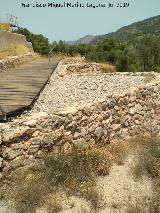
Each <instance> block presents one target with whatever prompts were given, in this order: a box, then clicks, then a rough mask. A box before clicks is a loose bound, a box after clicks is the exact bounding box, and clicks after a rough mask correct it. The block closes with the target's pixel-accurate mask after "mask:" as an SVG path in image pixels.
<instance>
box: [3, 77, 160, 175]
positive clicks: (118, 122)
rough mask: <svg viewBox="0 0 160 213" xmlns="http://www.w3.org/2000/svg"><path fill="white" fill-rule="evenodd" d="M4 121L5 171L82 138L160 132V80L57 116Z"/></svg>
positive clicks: (90, 139)
mask: <svg viewBox="0 0 160 213" xmlns="http://www.w3.org/2000/svg"><path fill="white" fill-rule="evenodd" d="M0 125H1V126H0V168H1V175H2V174H5V172H7V171H12V170H14V169H16V168H19V167H22V166H27V165H31V164H32V163H35V162H37V161H38V160H40V159H41V158H42V157H43V155H46V154H47V153H49V152H51V151H53V152H54V151H56V149H57V147H60V146H61V147H62V148H63V149H64V150H67V149H69V148H70V146H71V144H74V143H78V142H79V141H82V140H85V141H87V142H88V143H110V142H112V140H114V139H117V138H122V139H125V138H126V137H127V136H129V135H130V134H131V132H132V131H133V130H134V129H136V128H139V129H142V130H156V131H157V132H158V134H160V84H159V80H158V79H157V80H154V81H152V82H150V83H147V84H146V85H145V86H144V85H143V86H141V87H139V88H138V87H135V88H131V89H130V90H129V91H126V92H125V93H123V94H122V93H121V94H116V93H115V94H113V95H109V96H108V97H106V98H105V99H103V100H97V101H92V102H90V103H85V104H81V105H78V106H77V107H75V106H71V107H69V108H66V109H65V110H63V111H60V112H57V113H56V114H50V115H49V114H47V113H46V112H39V113H38V112H37V113H31V115H30V116H22V117H20V118H17V119H15V120H14V121H13V122H10V123H6V124H0Z"/></svg>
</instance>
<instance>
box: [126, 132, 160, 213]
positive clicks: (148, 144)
mask: <svg viewBox="0 0 160 213" xmlns="http://www.w3.org/2000/svg"><path fill="white" fill-rule="evenodd" d="M132 142H134V143H137V142H138V145H137V147H136V149H135V150H136V155H137V161H136V162H135V164H134V165H133V166H132V167H131V172H132V174H133V177H134V178H135V179H136V180H139V179H141V178H142V177H143V176H144V175H147V176H148V177H149V178H150V179H151V180H152V182H153V197H152V199H151V201H150V206H149V210H148V212H149V213H151V212H154V213H159V212H160V138H159V136H157V135H156V134H153V133H151V134H150V135H148V134H145V135H138V136H136V137H135V138H134V140H132ZM144 206H146V202H144V203H143V204H138V205H137V206H136V207H134V206H133V207H130V210H129V211H128V212H127V213H132V212H133V213H134V212H142V213H146V212H147V211H146V210H145V209H144ZM134 209H138V210H134Z"/></svg>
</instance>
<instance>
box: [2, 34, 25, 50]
mask: <svg viewBox="0 0 160 213" xmlns="http://www.w3.org/2000/svg"><path fill="white" fill-rule="evenodd" d="M17 45H23V46H26V47H28V43H27V40H26V37H25V36H23V35H20V34H17V33H11V32H8V31H4V30H0V51H3V50H6V49H10V48H12V47H15V46H17Z"/></svg>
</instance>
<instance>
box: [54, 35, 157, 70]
mask: <svg viewBox="0 0 160 213" xmlns="http://www.w3.org/2000/svg"><path fill="white" fill-rule="evenodd" d="M51 47H54V53H63V54H66V55H69V56H74V55H76V54H80V55H81V56H84V57H86V59H88V60H90V61H96V62H101V63H110V64H113V65H116V67H117V70H118V71H120V72H126V71H160V39H159V38H158V37H156V36H151V35H146V36H142V37H141V38H136V39H134V40H133V41H129V42H126V43H122V42H119V41H118V40H115V39H113V38H105V39H104V40H102V41H100V42H98V43H97V44H96V45H89V44H78V45H69V44H66V43H65V42H63V41H59V42H58V43H57V42H53V43H52V45H51Z"/></svg>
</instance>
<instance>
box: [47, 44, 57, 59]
mask: <svg viewBox="0 0 160 213" xmlns="http://www.w3.org/2000/svg"><path fill="white" fill-rule="evenodd" d="M55 48H56V45H55V46H53V47H52V49H51V50H50V51H49V53H48V59H49V63H50V62H51V53H52V51H53V50H54V49H55Z"/></svg>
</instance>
